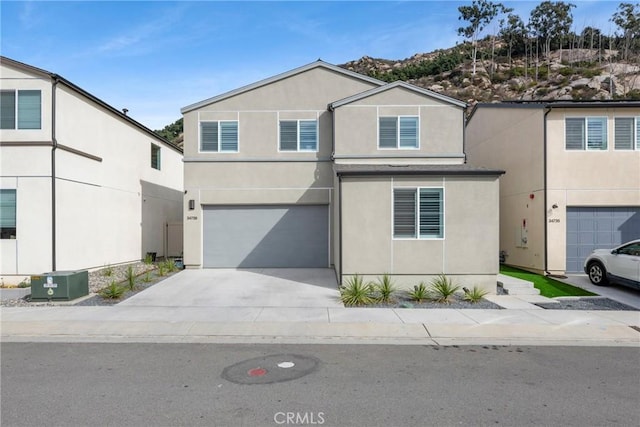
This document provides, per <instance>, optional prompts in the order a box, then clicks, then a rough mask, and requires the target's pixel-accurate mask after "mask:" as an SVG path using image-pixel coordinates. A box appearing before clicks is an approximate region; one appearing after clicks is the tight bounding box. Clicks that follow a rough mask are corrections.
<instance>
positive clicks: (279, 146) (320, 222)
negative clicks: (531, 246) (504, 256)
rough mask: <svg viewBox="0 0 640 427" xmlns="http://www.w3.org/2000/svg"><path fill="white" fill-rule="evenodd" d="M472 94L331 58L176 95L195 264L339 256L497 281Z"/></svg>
mask: <svg viewBox="0 0 640 427" xmlns="http://www.w3.org/2000/svg"><path fill="white" fill-rule="evenodd" d="M465 109H466V104H465V103H463V102H460V101H458V100H455V99H452V98H448V97H445V96H442V95H439V94H437V93H434V92H431V91H428V90H424V89H420V88H418V87H415V86H412V85H409V84H406V83H402V82H396V83H391V84H385V83H384V82H381V81H378V80H376V79H372V78H370V77H367V76H364V75H360V74H357V73H354V72H351V71H348V70H345V69H342V68H340V67H337V66H334V65H331V64H328V63H326V62H323V61H316V62H314V63H311V64H308V65H306V66H303V67H300V68H297V69H294V70H291V71H288V72H285V73H283V74H280V75H277V76H274V77H271V78H268V79H266V80H262V81H259V82H257V83H254V84H250V85H248V86H245V87H242V88H239V89H236V90H233V91H231V92H228V93H224V94H222V95H219V96H216V97H213V98H210V99H206V100H204V101H201V102H198V103H195V104H193V105H190V106H187V107H185V108H183V109H182V113H183V115H184V126H185V132H184V153H185V157H184V162H185V169H184V172H185V177H184V179H185V192H186V194H185V211H184V216H185V219H186V221H185V227H184V231H185V236H184V241H185V248H184V261H185V265H186V266H187V268H267V267H280V268H296V267H297V268H305V267H316V268H335V270H336V274H337V276H338V280H339V281H342V280H344V279H345V278H347V277H349V276H352V275H354V274H360V275H363V276H365V278H367V279H374V278H375V277H377V276H380V275H382V274H384V273H388V274H390V275H391V276H392V277H393V278H394V280H396V282H397V283H398V284H399V285H401V286H404V287H408V286H412V285H415V284H417V283H418V282H419V281H421V280H426V281H428V280H430V279H431V278H433V277H434V276H436V275H439V274H446V275H448V276H451V277H452V278H454V280H456V281H457V282H458V283H461V284H468V285H471V286H473V285H478V286H481V287H485V288H486V289H488V290H490V291H495V286H496V274H497V270H498V178H499V176H500V174H501V172H500V171H498V170H488V169H483V168H476V167H472V166H469V165H467V164H465V155H464V120H465V119H464V113H465Z"/></svg>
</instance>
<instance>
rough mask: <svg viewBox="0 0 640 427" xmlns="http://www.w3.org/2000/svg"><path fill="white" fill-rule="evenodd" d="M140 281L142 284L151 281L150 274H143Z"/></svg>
mask: <svg viewBox="0 0 640 427" xmlns="http://www.w3.org/2000/svg"><path fill="white" fill-rule="evenodd" d="M142 281H143V282H144V283H149V282H150V281H151V274H150V273H149V272H148V271H147V272H146V273H145V274H144V277H143V278H142Z"/></svg>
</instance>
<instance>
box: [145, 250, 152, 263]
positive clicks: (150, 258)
mask: <svg viewBox="0 0 640 427" xmlns="http://www.w3.org/2000/svg"><path fill="white" fill-rule="evenodd" d="M144 263H145V264H146V265H151V264H153V257H152V256H151V254H150V253H147V254H146V255H145V256H144Z"/></svg>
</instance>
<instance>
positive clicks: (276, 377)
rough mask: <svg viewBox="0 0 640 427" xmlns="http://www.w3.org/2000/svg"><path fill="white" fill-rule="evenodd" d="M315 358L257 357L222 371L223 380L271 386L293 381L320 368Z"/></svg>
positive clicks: (284, 355)
mask: <svg viewBox="0 0 640 427" xmlns="http://www.w3.org/2000/svg"><path fill="white" fill-rule="evenodd" d="M319 364H320V361H319V360H318V359H316V358H315V357H311V356H301V355H299V354H274V355H271V356H264V357H256V358H255V359H249V360H245V361H243V362H239V363H236V364H235V365H231V366H227V367H226V368H224V370H223V371H222V378H224V379H225V380H227V381H231V382H232V383H236V384H271V383H280V382H284V381H291V380H295V379H298V378H301V377H304V376H305V375H308V374H310V373H311V372H313V371H315V370H316V369H317V368H318V365H319Z"/></svg>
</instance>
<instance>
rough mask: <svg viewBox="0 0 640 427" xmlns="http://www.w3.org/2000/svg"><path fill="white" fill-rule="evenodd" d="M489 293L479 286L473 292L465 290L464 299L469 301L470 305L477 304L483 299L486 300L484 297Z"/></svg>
mask: <svg viewBox="0 0 640 427" xmlns="http://www.w3.org/2000/svg"><path fill="white" fill-rule="evenodd" d="M488 293H489V291H485V290H484V289H480V288H478V287H477V286H474V287H473V289H471V290H468V289H465V292H464V299H465V301H469V302H470V303H473V304H475V303H477V302H479V301H480V300H482V298H484V296H485V295H487V294H488Z"/></svg>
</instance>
